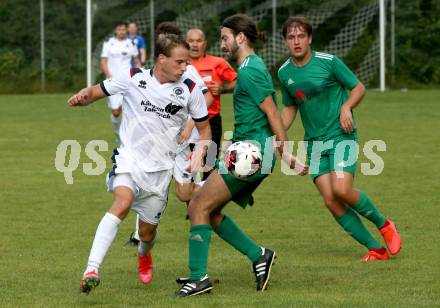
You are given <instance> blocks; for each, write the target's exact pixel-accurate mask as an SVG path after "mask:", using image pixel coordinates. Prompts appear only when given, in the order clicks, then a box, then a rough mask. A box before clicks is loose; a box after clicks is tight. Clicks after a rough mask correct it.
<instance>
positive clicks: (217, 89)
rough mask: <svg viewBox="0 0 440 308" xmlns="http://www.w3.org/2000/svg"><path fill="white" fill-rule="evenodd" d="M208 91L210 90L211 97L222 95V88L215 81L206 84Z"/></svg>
mask: <svg viewBox="0 0 440 308" xmlns="http://www.w3.org/2000/svg"><path fill="white" fill-rule="evenodd" d="M207 86H208V89H209V90H211V92H212V94H213V95H220V94H222V93H223V86H222V84H221V83H219V82H216V81H211V82H210V83H208V84H207Z"/></svg>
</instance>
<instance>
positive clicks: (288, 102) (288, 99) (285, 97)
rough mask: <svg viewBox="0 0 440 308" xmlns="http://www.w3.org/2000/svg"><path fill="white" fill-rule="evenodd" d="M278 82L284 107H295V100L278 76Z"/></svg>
mask: <svg viewBox="0 0 440 308" xmlns="http://www.w3.org/2000/svg"><path fill="white" fill-rule="evenodd" d="M278 81H279V83H280V88H281V97H282V102H283V105H284V106H293V105H295V100H294V99H293V97H292V95H291V94H290V93H289V90H288V89H287V88H286V86H285V85H284V83H283V82H282V81H281V79H280V77H279V76H278Z"/></svg>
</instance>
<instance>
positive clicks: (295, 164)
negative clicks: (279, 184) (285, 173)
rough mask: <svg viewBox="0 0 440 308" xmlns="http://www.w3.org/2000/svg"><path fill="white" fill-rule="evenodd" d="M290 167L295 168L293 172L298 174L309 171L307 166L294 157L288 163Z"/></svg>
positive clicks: (301, 174)
mask: <svg viewBox="0 0 440 308" xmlns="http://www.w3.org/2000/svg"><path fill="white" fill-rule="evenodd" d="M290 168H292V169H293V170H295V172H297V173H298V175H300V176H304V175H306V174H308V173H309V166H307V165H306V164H303V163H302V162H300V161H298V160H296V159H292V162H291V163H290Z"/></svg>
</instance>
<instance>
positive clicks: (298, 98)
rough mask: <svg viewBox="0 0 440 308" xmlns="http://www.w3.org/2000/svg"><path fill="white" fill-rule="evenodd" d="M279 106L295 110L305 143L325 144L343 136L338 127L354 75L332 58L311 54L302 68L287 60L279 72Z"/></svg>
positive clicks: (331, 56)
mask: <svg viewBox="0 0 440 308" xmlns="http://www.w3.org/2000/svg"><path fill="white" fill-rule="evenodd" d="M278 80H279V81H280V86H281V93H282V96H283V104H284V105H285V106H292V105H293V104H296V105H297V106H298V109H299V112H300V115H301V120H302V123H303V125H304V130H305V136H304V139H305V140H311V139H320V140H326V139H329V138H331V137H334V136H338V135H341V134H344V131H343V129H342V128H341V126H340V123H339V116H340V112H341V106H342V104H343V103H344V102H345V101H346V100H347V99H348V93H347V90H351V89H353V88H354V87H355V86H356V85H357V84H358V83H359V80H358V79H357V77H356V75H355V74H354V73H353V72H352V71H351V70H350V69H349V68H348V67H347V66H346V65H345V64H344V63H343V62H342V61H341V60H340V59H339V58H338V57H336V56H334V55H330V54H327V53H322V52H315V51H313V52H312V58H311V59H310V61H309V62H307V64H305V65H304V66H296V65H295V64H294V63H293V60H292V59H291V58H290V57H289V59H288V60H287V61H286V62H285V63H284V64H283V65H282V66H281V67H280V68H279V70H278Z"/></svg>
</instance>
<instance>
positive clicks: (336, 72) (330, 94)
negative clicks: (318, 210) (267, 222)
mask: <svg viewBox="0 0 440 308" xmlns="http://www.w3.org/2000/svg"><path fill="white" fill-rule="evenodd" d="M283 36H284V40H285V44H286V46H287V48H288V49H289V52H290V57H289V59H288V60H287V61H286V62H285V63H284V64H283V65H282V66H281V67H280V68H279V70H278V79H279V81H280V85H281V90H282V96H283V105H284V107H283V110H282V119H283V124H284V126H285V127H286V129H288V128H289V127H290V126H291V125H292V123H293V121H294V119H295V116H296V113H297V110H298V109H299V112H300V115H301V120H302V123H303V126H304V130H305V137H304V139H305V141H307V159H308V163H309V168H310V169H309V173H310V175H311V176H312V179H313V182H314V183H315V185H316V187H317V188H318V190H319V192H320V194H321V196H322V198H323V199H324V203H325V205H326V206H327V208H328V209H329V210H330V212H331V213H332V214H333V216H334V217H335V219H336V221H337V222H338V223H339V224H340V225H341V227H342V228H343V229H344V230H345V231H346V232H347V233H348V234H350V235H351V236H353V238H354V239H355V240H356V241H358V242H359V243H360V244H362V245H364V246H365V247H366V248H368V253H367V255H366V256H364V257H363V258H362V260H364V261H373V260H388V259H389V255H388V252H387V250H386V249H385V247H383V246H382V245H381V244H380V243H379V242H377V241H376V240H375V239H374V238H373V237H372V235H371V234H370V232H369V231H368V230H367V229H366V228H365V226H364V225H363V223H362V221H361V220H360V219H359V216H358V214H360V215H361V216H363V217H365V218H367V219H368V220H370V221H371V222H373V223H374V224H375V225H376V227H377V228H378V229H379V231H380V233H381V234H382V236H383V238H384V240H385V243H386V244H387V246H388V249H389V251H390V253H391V254H393V255H394V254H397V253H398V252H399V250H400V247H401V240H400V236H399V234H398V233H397V230H396V227H395V225H394V223H393V222H392V221H391V220H389V219H385V218H384V216H383V215H382V214H381V213H380V212H379V210H378V209H377V208H376V206H375V205H374V203H373V202H372V201H371V200H370V199H369V198H368V196H367V195H366V194H365V193H364V192H362V191H359V190H358V189H356V188H354V187H353V178H354V174H355V170H356V159H357V151H358V150H357V148H356V147H357V139H358V137H357V129H356V126H355V122H354V118H353V113H352V109H353V108H355V107H356V106H357V105H359V103H360V102H361V100H362V98H363V97H364V94H365V87H364V86H363V84H362V83H361V82H360V81H359V80H358V79H357V77H356V76H355V75H354V74H353V72H352V71H351V70H350V69H349V68H348V67H347V66H346V65H345V64H344V63H343V62H342V61H341V60H340V59H338V58H337V57H336V56H334V55H330V54H327V53H321V52H315V51H312V50H311V48H310V44H311V42H312V26H311V24H310V23H309V22H308V20H307V19H306V18H305V17H302V16H296V17H289V18H288V19H287V20H286V22H285V23H284V25H283ZM347 90H348V93H347ZM349 145H354V146H349ZM350 162H351V163H350Z"/></svg>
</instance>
